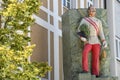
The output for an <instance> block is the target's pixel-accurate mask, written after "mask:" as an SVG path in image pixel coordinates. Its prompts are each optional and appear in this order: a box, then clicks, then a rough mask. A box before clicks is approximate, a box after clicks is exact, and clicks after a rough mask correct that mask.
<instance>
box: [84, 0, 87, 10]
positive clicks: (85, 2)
mask: <svg viewBox="0 0 120 80" xmlns="http://www.w3.org/2000/svg"><path fill="white" fill-rule="evenodd" d="M86 4H87V1H86V0H85V1H84V6H85V8H87V5H86Z"/></svg>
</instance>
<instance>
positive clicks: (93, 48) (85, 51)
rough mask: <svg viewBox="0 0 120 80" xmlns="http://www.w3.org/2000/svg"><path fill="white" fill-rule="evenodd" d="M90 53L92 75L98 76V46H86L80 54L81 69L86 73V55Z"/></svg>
mask: <svg viewBox="0 0 120 80" xmlns="http://www.w3.org/2000/svg"><path fill="white" fill-rule="evenodd" d="M90 51H92V72H91V73H92V74H93V75H99V54H100V44H86V45H85V46H84V49H83V52H82V69H83V70H84V71H88V53H89V52H90Z"/></svg>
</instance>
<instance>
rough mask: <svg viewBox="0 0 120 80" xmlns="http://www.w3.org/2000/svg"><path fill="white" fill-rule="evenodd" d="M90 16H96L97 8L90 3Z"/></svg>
mask: <svg viewBox="0 0 120 80" xmlns="http://www.w3.org/2000/svg"><path fill="white" fill-rule="evenodd" d="M87 11H88V16H89V17H94V16H95V14H96V9H95V7H94V6H92V5H90V6H89V7H88V10H87Z"/></svg>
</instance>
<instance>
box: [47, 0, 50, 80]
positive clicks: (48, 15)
mask: <svg viewBox="0 0 120 80" xmlns="http://www.w3.org/2000/svg"><path fill="white" fill-rule="evenodd" d="M47 4H48V24H50V0H48V3H47ZM48 27H49V26H48ZM50 55H51V53H50V29H48V65H49V66H51V63H50V62H51V58H50ZM48 80H51V73H50V72H48Z"/></svg>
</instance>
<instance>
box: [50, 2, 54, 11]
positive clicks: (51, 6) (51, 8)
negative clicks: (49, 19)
mask: <svg viewBox="0 0 120 80" xmlns="http://www.w3.org/2000/svg"><path fill="white" fill-rule="evenodd" d="M50 10H51V11H52V12H53V0H50Z"/></svg>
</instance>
